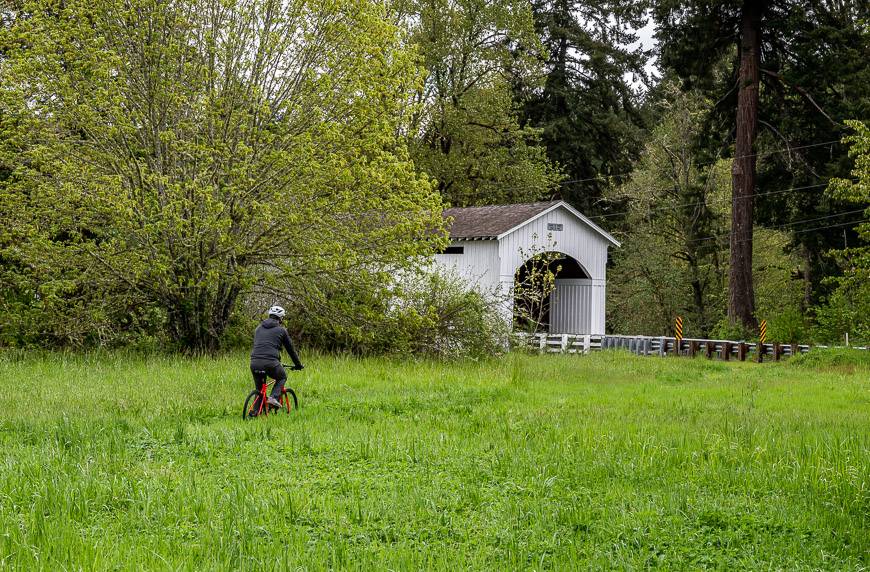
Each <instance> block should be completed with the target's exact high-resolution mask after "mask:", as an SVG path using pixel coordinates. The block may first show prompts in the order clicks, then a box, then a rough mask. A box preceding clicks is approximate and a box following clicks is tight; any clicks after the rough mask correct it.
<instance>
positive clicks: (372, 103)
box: [0, 0, 441, 351]
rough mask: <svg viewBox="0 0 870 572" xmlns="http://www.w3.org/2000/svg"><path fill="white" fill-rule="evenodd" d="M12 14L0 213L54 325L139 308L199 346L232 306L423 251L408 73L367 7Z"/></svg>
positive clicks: (102, 6) (392, 30)
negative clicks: (7, 145)
mask: <svg viewBox="0 0 870 572" xmlns="http://www.w3.org/2000/svg"><path fill="white" fill-rule="evenodd" d="M25 10H26V11H27V13H28V14H30V17H29V18H27V19H21V20H18V21H16V22H15V23H14V24H13V25H12V27H11V28H10V29H9V30H8V31H6V32H4V41H3V42H2V44H3V45H9V46H13V48H12V49H11V50H10V51H9V53H8V59H7V60H6V61H4V62H3V69H2V74H3V78H4V81H3V83H2V85H0V98H2V100H0V104H2V108H0V116H4V117H12V118H14V119H15V122H16V125H17V128H16V129H17V133H18V134H19V135H20V134H21V133H22V132H23V133H25V134H27V137H22V139H21V143H22V145H20V146H19V147H18V148H17V149H13V151H14V157H15V161H16V169H18V170H19V171H20V172H21V173H22V176H21V177H22V178H21V180H20V181H18V182H17V183H16V184H15V185H11V186H6V187H5V190H4V191H3V196H2V201H3V203H4V205H5V206H4V208H5V209H6V212H7V213H9V212H13V211H14V212H16V213H19V214H20V216H19V217H18V219H19V220H20V219H23V218H27V219H29V220H31V221H32V222H30V223H28V224H29V225H30V226H29V228H28V230H27V233H26V234H27V235H28V237H27V238H28V240H27V241H26V243H24V244H22V245H21V246H20V256H21V258H22V260H23V261H24V262H25V263H26V264H31V265H33V264H36V263H39V265H41V266H44V267H45V268H46V269H47V270H48V272H47V273H46V274H45V276H44V280H42V281H38V282H37V283H36V284H37V287H38V293H37V294H38V296H37V297H39V298H40V299H43V300H44V299H45V296H44V294H43V293H45V292H55V293H56V295H57V297H58V301H57V304H56V308H55V310H57V311H62V310H63V298H64V297H68V296H71V295H74V294H76V293H80V294H89V295H91V296H93V293H94V292H99V295H98V296H93V297H102V296H106V297H113V298H115V299H116V300H117V304H118V306H120V307H121V308H123V307H124V306H127V305H131V306H135V305H136V303H137V301H141V302H142V304H144V305H146V306H150V307H153V308H156V309H157V310H158V311H160V312H162V313H163V318H164V319H165V324H166V327H167V328H168V332H169V334H170V336H171V337H172V339H174V340H175V341H176V342H177V343H178V344H180V345H181V346H182V347H184V348H187V349H189V350H194V351H200V350H210V349H213V348H215V347H216V345H217V344H218V342H219V339H220V336H221V335H222V333H223V332H224V330H225V328H226V327H227V324H228V322H229V319H230V316H231V314H232V313H233V311H234V310H235V308H236V305H237V302H238V300H239V297H240V295H242V294H244V293H246V292H249V291H251V290H259V291H267V292H269V293H270V294H271V295H272V296H273V297H278V296H280V299H286V298H290V299H292V300H298V299H300V298H304V297H305V295H306V292H309V291H311V290H314V291H316V290H317V288H318V285H319V284H320V283H326V282H329V281H333V282H334V281H336V280H348V279H349V278H350V277H352V276H354V275H363V274H364V275H369V276H377V277H379V278H380V279H386V278H387V275H388V272H389V271H390V270H391V269H392V268H394V267H398V266H404V265H407V264H409V261H413V260H414V259H415V257H418V256H421V255H425V254H427V253H428V252H430V251H431V247H432V244H431V243H432V242H433V241H434V242H438V235H437V234H435V233H432V232H431V230H432V229H436V228H440V225H441V218H440V212H441V204H440V201H439V199H438V197H437V194H435V193H433V192H432V190H431V188H430V186H429V184H428V182H427V181H426V180H424V179H421V178H420V177H419V176H418V175H417V174H416V172H415V170H414V167H413V164H412V162H411V161H410V159H409V157H408V154H407V150H406V147H405V145H404V143H403V141H402V139H401V138H400V137H398V136H397V133H399V132H401V131H402V130H403V129H404V126H403V125H402V124H401V122H400V118H401V117H402V113H401V112H402V110H403V109H404V105H405V104H406V102H407V101H408V97H409V94H411V93H412V92H413V90H414V89H415V88H416V86H417V85H418V75H417V68H416V65H415V61H414V57H413V55H412V54H411V53H409V52H408V51H407V50H405V49H403V48H402V46H401V34H400V33H399V30H398V29H397V28H396V27H395V26H394V25H391V24H389V22H388V18H387V13H386V9H385V8H384V7H383V5H382V4H380V3H377V2H368V1H363V2H359V1H350V0H348V1H337V2H329V3H307V2H303V1H291V2H284V1H282V0H229V1H223V0H221V1H218V0H197V1H193V0H180V1H172V2H169V1H168V0H133V1H120V0H97V1H96V2H94V1H88V2H85V1H84V0H69V1H67V2H64V3H63V4H60V5H58V4H55V3H52V2H49V1H48V0H34V1H33V2H29V3H28V4H27V5H26V7H25ZM16 224H17V223H16ZM63 268H67V269H68V270H69V271H68V272H65V273H60V274H58V273H57V272H54V270H55V269H63ZM273 299H274V298H273Z"/></svg>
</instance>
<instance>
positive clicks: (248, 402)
mask: <svg viewBox="0 0 870 572" xmlns="http://www.w3.org/2000/svg"><path fill="white" fill-rule="evenodd" d="M264 410H265V407H263V403H262V400H261V399H260V392H259V391H257V390H256V389H255V390H254V391H252V392H251V393H249V394H248V397H246V398H245V406H244V407H243V408H242V419H245V420H246V419H250V418H252V417H256V416H257V415H260V414H261V413H265V411H264Z"/></svg>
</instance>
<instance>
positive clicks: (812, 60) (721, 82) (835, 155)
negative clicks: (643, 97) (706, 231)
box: [654, 0, 870, 328]
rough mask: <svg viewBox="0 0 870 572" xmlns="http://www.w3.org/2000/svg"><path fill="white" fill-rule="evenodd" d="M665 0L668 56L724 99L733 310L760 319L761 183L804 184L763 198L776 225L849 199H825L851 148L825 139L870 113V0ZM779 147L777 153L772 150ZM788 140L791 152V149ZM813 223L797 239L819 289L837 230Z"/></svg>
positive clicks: (661, 3) (742, 317)
mask: <svg viewBox="0 0 870 572" xmlns="http://www.w3.org/2000/svg"><path fill="white" fill-rule="evenodd" d="M654 7H655V10H654V13H655V19H656V21H657V24H658V33H657V35H658V38H659V40H660V46H661V63H662V65H663V66H665V67H667V68H673V69H675V70H676V71H677V72H678V73H679V74H680V75H681V77H682V78H683V79H684V81H685V84H686V86H687V87H689V88H698V89H702V90H704V91H705V93H708V94H709V97H710V98H711V99H713V100H715V101H717V104H716V106H715V110H716V113H715V114H714V115H712V116H711V122H710V127H711V129H710V134H709V135H710V137H709V139H710V148H711V153H714V154H715V153H716V149H717V148H718V147H720V146H721V145H722V141H723V140H724V141H725V144H726V145H727V146H730V145H731V144H732V143H733V145H734V147H733V153H734V157H735V163H734V166H733V169H732V196H733V199H734V204H735V207H736V208H735V209H733V211H732V234H731V241H732V243H731V249H730V250H731V270H730V275H729V311H728V314H729V318H730V319H731V320H732V322H739V323H740V324H742V325H744V326H745V327H749V328H754V327H755V325H756V320H755V317H754V312H755V300H754V288H753V277H752V272H751V268H752V229H753V222H754V219H755V214H756V209H755V203H756V200H755V199H756V197H755V194H756V187H757V186H758V185H762V187H769V186H772V185H777V186H778V187H780V188H783V187H803V188H804V190H803V191H795V192H794V193H791V194H786V193H781V194H779V195H778V196H774V195H770V197H771V198H770V200H767V199H765V200H764V201H763V204H762V213H761V214H763V215H764V216H762V217H760V219H761V220H764V221H766V222H768V223H772V224H775V225H776V224H781V223H787V222H790V221H797V220H805V219H807V217H808V215H809V214H811V213H816V214H819V215H820V216H824V215H830V214H832V213H835V212H837V210H836V209H837V208H838V207H839V206H841V205H838V204H835V203H832V201H830V200H825V199H824V197H823V193H821V192H820V188H821V186H823V182H824V181H825V180H826V179H827V178H828V177H830V176H832V175H836V174H842V173H843V172H844V171H843V169H844V166H845V162H844V161H843V160H842V159H843V158H844V152H843V151H842V150H841V149H837V148H836V147H834V148H831V147H830V146H828V147H823V146H820V145H818V144H819V143H821V142H827V141H831V140H832V139H837V138H838V136H837V132H838V130H839V129H840V128H841V125H840V122H841V121H842V120H843V119H844V118H846V117H854V116H859V117H860V116H865V115H866V113H867V109H868V108H867V102H868V99H867V96H866V93H867V89H866V87H867V84H868V71H867V66H866V61H867V59H868V57H870V51H868V50H870V43H868V42H867V39H866V37H867V29H866V24H864V23H862V21H861V17H862V16H864V15H866V13H867V12H868V4H867V2H866V0H853V1H847V2H836V3H834V2H830V3H829V2H811V1H808V0H765V1H758V2H757V1H751V0H726V1H714V0H689V1H687V0H657V1H656V2H655V3H654ZM723 60H725V61H727V62H729V63H730V67H731V73H729V74H725V75H724V76H723V75H721V74H718V73H717V67H718V62H721V61H723ZM759 130H763V131H759ZM760 133H761V134H762V135H761V136H760ZM774 147H776V149H777V150H776V151H775V152H770V153H765V151H766V150H769V149H772V148H774ZM782 148H785V152H779V151H780V149H782ZM761 157H764V160H763V163H762V168H761V171H760V173H756V170H757V163H758V161H759V158H761ZM768 157H769V158H768ZM757 175H758V176H757ZM820 181H821V182H822V184H819V183H820ZM802 230H803V229H798V228H797V227H795V233H794V237H795V242H798V243H800V245H801V246H802V247H803V248H804V249H805V251H806V252H807V256H806V258H807V262H806V265H805V269H804V270H805V276H806V277H807V282H808V289H811V286H812V284H813V283H818V277H817V273H816V270H818V265H817V261H819V260H820V256H818V253H820V252H821V251H823V245H824V244H825V242H826V240H829V239H830V235H831V234H832V233H830V232H825V231H824V230H821V229H820V232H817V233H804V232H802ZM809 298H810V296H809V295H808V296H807V301H808V302H809Z"/></svg>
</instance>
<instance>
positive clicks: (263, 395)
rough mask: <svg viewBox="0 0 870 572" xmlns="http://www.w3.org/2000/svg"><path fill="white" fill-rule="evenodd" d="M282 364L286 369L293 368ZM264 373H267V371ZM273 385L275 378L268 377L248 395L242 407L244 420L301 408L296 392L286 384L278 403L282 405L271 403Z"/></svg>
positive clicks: (290, 411)
mask: <svg viewBox="0 0 870 572" xmlns="http://www.w3.org/2000/svg"><path fill="white" fill-rule="evenodd" d="M281 365H282V366H283V367H284V368H285V369H290V370H291V371H292V370H293V368H292V367H289V366H287V365H286V364H283V363H282V364H281ZM262 373H263V374H265V373H266V372H262ZM273 385H275V380H274V379H268V380H267V381H266V383H264V384H263V385H262V386H261V387H260V389H254V390H253V391H251V393H249V394H248V397H246V398H245V405H244V407H243V408H242V419H243V420H248V419H253V418H254V417H258V416H259V415H261V414H262V415H267V416H268V415H269V414H270V413H280V412H281V411H285V412H287V413H288V414H289V413H292V412H293V411H294V410H296V409H299V400H298V399H296V392H295V391H293V389H292V388H289V387H287V386H286V385H285V386H284V389H283V391H282V392H281V398H280V399H279V400H278V403H280V404H281V406H280V407H275V406H274V405H269V404H268V399H269V394H270V393H271V388H272V386H273ZM291 399H292V403H291Z"/></svg>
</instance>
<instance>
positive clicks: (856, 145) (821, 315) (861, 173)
mask: <svg viewBox="0 0 870 572" xmlns="http://www.w3.org/2000/svg"><path fill="white" fill-rule="evenodd" d="M847 123H848V125H849V127H851V128H852V129H853V131H854V133H852V134H851V135H849V136H847V137H845V138H844V140H843V141H844V143H847V144H850V145H851V146H850V149H849V155H850V156H851V157H853V158H854V160H855V166H854V168H853V170H852V172H851V175H852V176H853V177H854V180H850V179H834V180H832V181H831V185H830V187H829V189H828V191H829V193H831V194H833V195H834V196H835V197H836V198H838V199H841V200H844V201H847V202H849V203H852V204H855V205H860V206H861V207H863V208H864V212H863V215H862V216H863V219H862V220H863V222H861V223H860V224H858V226H857V227H856V228H855V230H856V232H857V233H858V235H859V236H860V238H861V239H862V241H863V242H864V244H863V245H860V246H853V247H852V248H846V249H843V250H839V251H836V252H835V255H836V256H837V259H838V260H839V262H840V264H841V265H842V267H843V276H841V277H838V278H836V279H835V280H833V282H834V284H835V285H836V289H835V290H834V292H833V293H832V294H831V297H830V299H829V301H828V302H829V303H828V304H827V305H826V306H824V307H822V308H820V309H819V311H818V314H817V317H818V319H819V322H820V325H821V329H822V331H823V335H825V337H827V338H828V339H842V338H841V336H842V335H843V334H848V333H851V335H852V339H860V340H862V341H864V342H870V127H868V126H867V125H866V124H865V123H862V122H860V121H848V122H847Z"/></svg>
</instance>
